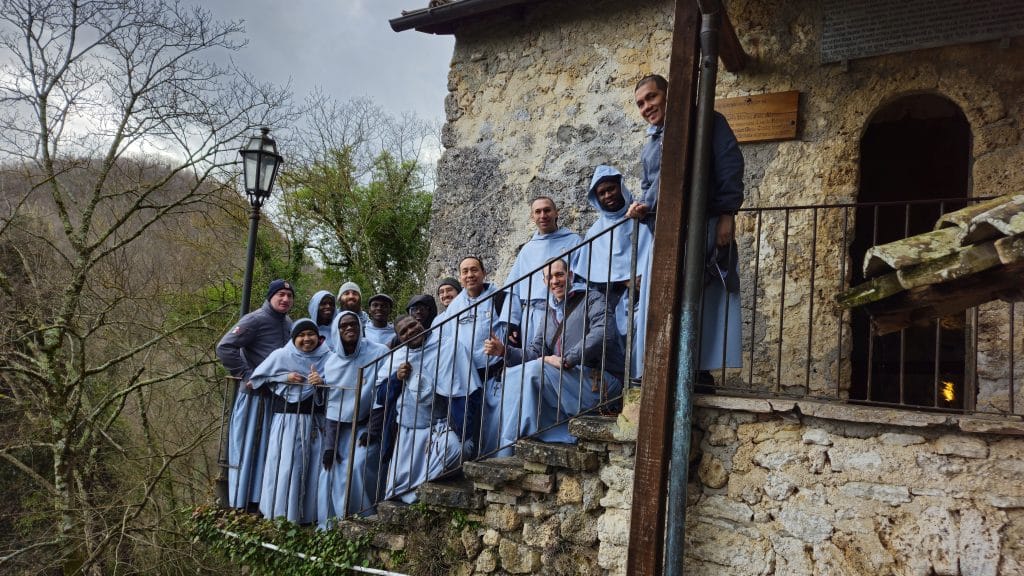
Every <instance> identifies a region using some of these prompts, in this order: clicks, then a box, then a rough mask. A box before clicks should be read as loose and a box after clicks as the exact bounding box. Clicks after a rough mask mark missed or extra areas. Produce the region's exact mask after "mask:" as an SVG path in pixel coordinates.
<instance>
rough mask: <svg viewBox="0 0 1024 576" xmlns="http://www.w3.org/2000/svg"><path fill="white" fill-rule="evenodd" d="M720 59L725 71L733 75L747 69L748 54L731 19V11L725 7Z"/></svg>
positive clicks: (720, 39)
mask: <svg viewBox="0 0 1024 576" xmlns="http://www.w3.org/2000/svg"><path fill="white" fill-rule="evenodd" d="M719 33H720V36H719V39H718V57H719V58H720V59H721V60H722V64H723V65H724V66H725V69H726V70H728V71H729V72H732V73H733V74H735V73H737V72H739V71H741V70H743V69H744V68H746V67H747V58H748V57H747V53H746V52H744V51H743V45H742V44H740V38H739V36H737V35H736V29H735V28H733V25H732V19H731V18H729V10H728V9H727V8H724V7H723V10H722V29H721V31H720V32H719Z"/></svg>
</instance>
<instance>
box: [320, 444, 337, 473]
mask: <svg viewBox="0 0 1024 576" xmlns="http://www.w3.org/2000/svg"><path fill="white" fill-rule="evenodd" d="M337 458H338V455H337V453H336V452H335V451H334V448H328V449H327V450H324V459H323V462H324V468H325V469H327V470H330V469H331V466H334V461H335V460H337Z"/></svg>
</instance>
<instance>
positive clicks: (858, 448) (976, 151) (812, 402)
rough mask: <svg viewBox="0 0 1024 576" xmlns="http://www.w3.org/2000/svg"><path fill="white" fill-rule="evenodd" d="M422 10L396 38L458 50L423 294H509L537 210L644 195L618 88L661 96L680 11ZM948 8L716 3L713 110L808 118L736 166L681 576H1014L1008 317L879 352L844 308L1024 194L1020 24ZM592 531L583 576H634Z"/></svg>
mask: <svg viewBox="0 0 1024 576" xmlns="http://www.w3.org/2000/svg"><path fill="white" fill-rule="evenodd" d="M432 4H437V6H432V7H431V8H425V9H421V10H413V11H410V12H407V13H405V14H403V15H402V16H401V17H399V18H396V19H395V20H393V21H392V25H393V27H395V28H396V29H411V28H415V29H417V30H419V31H421V32H428V33H442V34H454V36H455V38H456V44H455V51H454V54H453V56H452V61H451V70H450V72H449V77H448V87H449V95H448V97H447V99H446V102H445V114H446V120H447V122H446V124H445V126H444V130H443V144H444V146H445V151H444V154H443V156H442V158H441V161H440V163H439V167H438V177H437V183H438V189H437V193H436V196H435V201H434V214H433V223H432V243H431V256H430V272H431V277H438V278H439V277H442V276H446V275H449V274H450V272H451V268H452V267H453V266H454V260H455V259H456V258H457V257H458V256H459V255H461V254H466V253H475V254H481V255H482V256H484V257H485V258H486V259H488V260H490V261H494V262H497V263H499V266H497V268H498V270H497V274H496V276H495V277H496V278H504V272H505V271H506V270H507V269H508V267H509V266H510V264H511V262H512V260H513V258H514V256H515V249H516V247H517V246H519V245H520V244H521V243H522V242H523V241H525V240H526V239H527V237H528V234H529V221H528V213H527V206H526V203H527V200H528V199H529V198H530V197H532V196H534V195H537V194H546V195H550V196H553V197H554V198H556V199H557V200H558V201H559V203H560V204H561V205H562V206H563V207H564V208H563V211H562V216H563V222H564V223H565V224H566V225H567V226H569V227H571V228H575V229H576V230H578V231H582V230H585V229H586V227H587V226H588V225H589V223H590V222H591V221H592V220H593V218H594V214H593V213H592V210H590V209H589V208H588V207H587V205H586V201H585V194H586V185H587V183H588V181H589V177H590V174H591V172H592V170H593V167H594V166H596V165H597V164H602V163H605V164H612V165H615V166H617V167H619V168H620V169H622V171H623V172H624V173H625V174H626V175H627V177H628V181H629V182H630V184H631V186H632V187H634V188H637V187H638V179H639V163H638V156H639V150H640V147H641V145H642V143H643V140H644V137H645V130H644V129H645V127H644V125H643V123H642V121H641V118H640V117H639V114H638V113H637V112H636V111H635V105H634V104H633V101H632V95H633V86H634V84H635V82H636V81H637V80H638V79H639V78H640V77H642V76H643V75H645V74H647V73H650V72H658V73H662V74H666V75H667V72H668V67H669V55H670V49H671V39H672V27H673V17H674V7H675V3H674V2H671V1H667V0H628V1H627V0H593V1H590V2H586V3H580V2H572V1H569V0H547V1H545V0H518V1H514V0H502V1H495V0H461V1H452V2H448V3H437V2H435V3H432ZM954 4H957V3H949V2H945V3H943V2H938V3H928V2H922V1H909V2H904V3H900V6H899V7H894V6H889V3H885V2H873V1H871V0H865V1H863V2H857V3H844V2H838V1H836V0H822V1H815V0H795V1H788V2H783V1H779V0H732V1H730V2H728V3H727V10H728V16H729V20H730V21H731V23H732V26H733V27H734V29H735V32H736V35H737V36H738V38H739V41H740V44H741V45H742V47H743V49H744V50H745V52H746V55H747V57H748V58H747V63H746V66H745V67H744V68H743V69H742V70H738V71H735V72H729V71H726V70H722V71H721V72H720V73H719V79H718V85H717V96H718V97H719V98H735V97H755V96H759V95H763V94H771V93H779V92H785V91H798V92H799V99H798V106H797V109H796V112H797V124H796V137H795V138H787V139H781V140H777V141H750V142H744V143H743V144H742V145H741V147H742V150H743V153H744V156H745V159H746V174H745V185H746V198H747V199H746V203H745V210H744V211H743V212H741V214H740V215H739V216H738V217H737V223H738V236H739V240H740V244H741V259H742V261H743V269H742V271H741V272H742V277H743V303H744V304H743V313H744V318H743V325H744V341H745V348H744V366H743V368H742V369H739V370H730V371H728V372H727V373H724V374H723V375H722V376H724V379H720V380H719V383H720V384H721V385H722V388H721V389H720V390H719V394H717V395H714V396H698V398H697V401H696V405H697V408H696V416H695V438H696V440H697V442H696V443H695V446H697V445H699V449H698V450H697V451H696V452H695V461H694V469H695V470H696V472H697V473H696V474H694V475H693V476H695V478H693V483H692V484H691V485H690V490H689V495H688V497H689V511H688V514H687V537H686V538H687V540H686V541H687V548H686V550H685V559H686V562H687V566H688V569H689V570H690V573H693V574H868V573H870V574H908V575H910V574H915V575H916V574H920V575H922V576H923V575H928V574H963V575H988V574H991V575H995V574H1024V482H1022V481H1021V478H1022V477H1024V476H1022V475H1024V437H1022V435H1024V424H1022V422H1021V419H1022V415H1024V408H1022V406H1024V392H1022V390H1024V384H1022V383H1024V322H1022V321H1021V319H1020V318H1021V314H1020V311H1015V309H1014V307H1013V306H1012V305H1009V304H1006V303H1002V302H994V303H989V304H985V305H983V306H980V307H978V308H976V309H971V310H968V311H967V312H965V313H962V314H953V315H949V316H946V317H943V318H941V319H939V320H937V321H933V322H932V323H931V324H929V325H927V326H921V327H914V328H910V329H907V330H905V331H903V332H902V333H897V334H894V335H888V336H884V337H883V336H877V335H874V334H873V333H872V332H871V328H870V323H869V321H868V319H867V317H866V316H863V315H859V314H858V313H857V312H852V313H851V312H847V311H844V310H842V309H840V308H839V307H838V306H837V305H836V304H835V298H836V295H838V294H839V293H841V292H842V291H844V290H846V289H847V288H848V287H849V286H851V285H853V284H855V283H858V282H859V281H860V280H861V279H862V275H861V272H860V267H861V261H862V257H863V254H864V253H865V251H866V250H867V248H868V247H870V246H872V245H875V244H879V243H882V242H887V241H891V240H895V239H897V238H902V237H904V236H909V235H913V234H917V233H920V232H923V231H925V230H927V229H930V227H931V226H932V225H933V224H934V223H935V221H936V219H937V218H938V217H939V216H940V215H941V214H942V213H944V212H949V211H952V210H955V209H958V208H961V207H963V206H965V205H967V204H969V203H970V202H972V201H973V200H974V199H978V198H986V197H990V196H995V195H1002V194H1008V193H1020V192H1021V191H1022V190H1024V143H1022V142H1021V131H1022V125H1024V66H1022V65H1021V63H1022V62H1024V37H1021V36H1022V35H1024V7H1022V6H1021V5H1020V3H1018V2H1012V1H1005V0H990V1H986V2H977V3H974V4H975V5H977V6H980V7H981V8H979V9H978V10H977V11H975V12H973V13H971V14H968V15H966V16H965V15H963V14H956V13H955V12H949V11H948V10H955V6H953V5H954ZM851 6H854V7H853V8H851ZM950 6H953V7H952V8H950ZM940 7H941V9H940ZM915 10H918V11H920V10H923V12H921V13H923V14H925V15H926V16H928V17H927V18H921V17H920V15H921V13H917V12H915ZM868 17H870V18H868ZM869 21H870V22H869ZM873 30H874V31H873ZM844 50H845V52H844ZM655 265H657V263H656V264H655ZM649 341H651V340H650V339H649ZM628 412H629V409H628V408H627V413H628ZM627 428H628V426H627ZM623 434H626V435H627V436H628V434H629V432H628V430H626V431H624V432H623ZM620 460H621V459H620ZM618 465H619V466H621V465H622V463H621V462H619V463H618ZM556 489H557V488H556ZM629 506H630V504H629V498H628V496H627V497H626V498H619V499H617V501H616V502H613V503H612V504H611V505H610V506H609V509H612V510H613V512H614V513H613V514H612V516H614V517H615V518H619V519H620V520H621V519H622V518H625V517H628V514H626V515H625V516H624V515H623V514H624V512H623V510H628V508H629ZM517 527H518V525H517ZM616 527H617V528H616ZM598 529H599V532H600V534H599V536H600V544H599V547H600V553H599V555H598V556H597V565H598V566H600V569H601V570H604V571H606V572H607V573H616V574H618V573H624V572H625V569H626V541H625V540H624V537H623V534H622V530H623V529H626V528H624V527H623V522H622V521H619V522H612V521H611V520H605V521H602V522H601V523H600V524H599V526H598ZM510 538H512V539H513V540H516V537H515V536H510ZM516 541H517V542H519V543H522V538H519V539H518V540H516ZM495 542H497V540H495ZM495 546H497V543H496V544H495ZM494 570H499V571H500V570H501V568H500V566H497V565H495V566H494V567H492V568H491V570H490V571H494Z"/></svg>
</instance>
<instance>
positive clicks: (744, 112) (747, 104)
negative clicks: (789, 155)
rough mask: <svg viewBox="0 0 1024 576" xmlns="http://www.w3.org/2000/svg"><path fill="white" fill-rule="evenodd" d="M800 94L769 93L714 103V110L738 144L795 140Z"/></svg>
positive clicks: (796, 92)
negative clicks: (727, 123)
mask: <svg viewBox="0 0 1024 576" xmlns="http://www.w3.org/2000/svg"><path fill="white" fill-rule="evenodd" d="M799 108H800V92H799V91H797V90H793V91H790V92H773V93H770V94H757V95H755V96H738V97H736V98H721V99H718V100H715V110H717V111H718V112H721V113H722V115H723V116H725V119H726V120H728V121H729V126H731V127H732V131H733V132H735V133H736V139H737V140H739V141H740V142H764V141H768V140H792V139H794V138H796V119H797V111H798V110H799Z"/></svg>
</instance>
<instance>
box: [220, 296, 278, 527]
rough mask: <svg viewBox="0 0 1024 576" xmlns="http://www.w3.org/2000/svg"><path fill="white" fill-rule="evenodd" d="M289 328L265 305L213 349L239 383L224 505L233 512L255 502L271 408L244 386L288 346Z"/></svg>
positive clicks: (267, 303) (261, 471)
mask: <svg viewBox="0 0 1024 576" xmlns="http://www.w3.org/2000/svg"><path fill="white" fill-rule="evenodd" d="M291 328H292V322H291V319H290V318H288V315H287V314H282V313H280V312H277V311H275V310H274V309H273V308H272V307H271V306H270V302H269V301H265V302H264V303H263V306H261V307H260V308H259V309H257V310H254V311H252V312H250V313H248V314H246V315H245V316H243V317H242V319H241V320H239V321H238V323H237V324H235V326H234V328H232V329H231V331H229V332H228V333H227V334H225V335H224V337H223V338H221V340H220V342H219V343H218V344H217V358H219V359H220V361H221V364H223V365H224V368H226V369H227V371H228V373H230V374H231V376H233V377H235V378H237V379H238V381H239V384H238V393H237V395H236V396H235V403H234V406H233V407H232V410H231V422H230V424H229V427H228V503H229V505H230V506H232V507H235V508H245V507H246V506H247V505H248V504H249V503H250V502H259V500H260V487H261V486H262V483H263V464H264V460H265V459H266V450H267V439H268V437H269V435H270V421H271V412H270V408H269V406H267V405H266V402H265V401H264V398H263V396H261V395H259V394H257V393H255V392H253V391H251V390H249V388H248V387H247V386H246V383H247V382H248V381H249V379H250V377H251V376H252V372H253V370H254V369H255V368H256V367H257V366H259V365H260V363H261V362H263V360H264V359H265V358H266V357H267V356H268V355H269V354H270V353H271V352H273V351H274V350H276V349H278V348H280V347H282V346H284V345H285V344H287V343H288V336H289V333H290V332H291Z"/></svg>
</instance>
